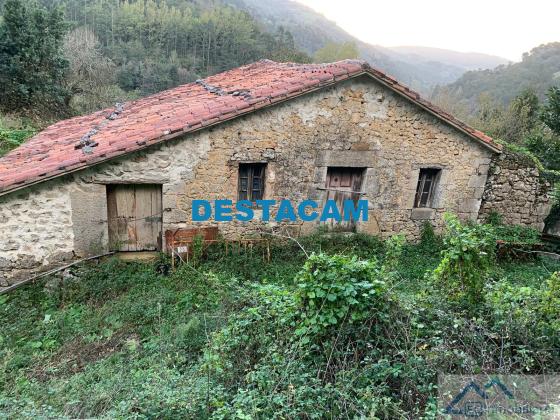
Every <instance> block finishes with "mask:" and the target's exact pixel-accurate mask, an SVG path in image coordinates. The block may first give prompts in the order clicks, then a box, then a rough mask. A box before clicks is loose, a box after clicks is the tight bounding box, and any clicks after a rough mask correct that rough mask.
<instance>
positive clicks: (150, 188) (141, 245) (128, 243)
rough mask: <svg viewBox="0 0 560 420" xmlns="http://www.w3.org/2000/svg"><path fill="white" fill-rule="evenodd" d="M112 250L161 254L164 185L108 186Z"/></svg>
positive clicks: (110, 246) (110, 244)
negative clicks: (162, 189)
mask: <svg viewBox="0 0 560 420" xmlns="http://www.w3.org/2000/svg"><path fill="white" fill-rule="evenodd" d="M107 213H108V225H109V248H110V249H111V251H161V244H162V200H161V185H155V184H123V185H107Z"/></svg>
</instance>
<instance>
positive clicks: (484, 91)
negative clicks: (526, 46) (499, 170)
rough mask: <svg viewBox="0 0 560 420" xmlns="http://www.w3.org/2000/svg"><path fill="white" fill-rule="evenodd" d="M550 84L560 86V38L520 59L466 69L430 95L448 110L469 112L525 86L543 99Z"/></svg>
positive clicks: (507, 99) (501, 100)
mask: <svg viewBox="0 0 560 420" xmlns="http://www.w3.org/2000/svg"><path fill="white" fill-rule="evenodd" d="M553 85H556V86H560V42H555V43H550V44H546V45H541V46H539V47H536V48H533V49H532V50H531V51H530V52H527V53H525V54H524V55H523V60H522V61H521V62H519V63H512V64H509V65H503V66H499V67H497V68H495V69H493V70H480V71H470V72H467V73H465V74H464V75H463V76H461V78H459V79H458V80H457V81H456V82H454V83H451V84H449V85H447V86H443V87H438V88H437V89H436V90H435V91H434V94H433V98H434V99H435V101H436V102H439V103H441V104H443V105H444V106H447V107H448V108H449V107H450V108H451V111H454V112H456V113H461V114H463V115H469V114H472V113H473V112H475V111H476V110H477V109H479V108H480V104H481V101H482V102H484V101H493V102H495V103H496V104H498V105H502V106H505V105H507V104H509V103H510V101H511V100H512V99H514V98H515V97H516V96H518V95H519V94H520V93H522V92H523V91H525V90H527V89H531V90H532V91H534V93H535V94H536V95H537V97H538V98H539V99H544V97H545V95H546V92H547V90H548V88H550V87H551V86H553Z"/></svg>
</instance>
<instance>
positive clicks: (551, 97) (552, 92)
mask: <svg viewBox="0 0 560 420" xmlns="http://www.w3.org/2000/svg"><path fill="white" fill-rule="evenodd" d="M546 97H547V100H548V101H547V104H546V105H545V106H544V107H543V110H542V112H541V120H542V122H544V123H545V124H546V126H547V127H548V128H550V130H551V131H552V132H553V133H554V134H556V135H560V88H559V87H557V86H553V87H551V88H550V89H549V90H548V93H547V95H546Z"/></svg>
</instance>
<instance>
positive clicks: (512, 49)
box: [296, 0, 560, 61]
mask: <svg viewBox="0 0 560 420" xmlns="http://www.w3.org/2000/svg"><path fill="white" fill-rule="evenodd" d="M296 1H298V2H300V3H303V4H305V5H307V6H309V7H311V8H313V9H315V10H316V11H318V12H320V13H322V14H323V15H324V16H325V17H327V18H328V19H329V20H333V21H335V22H336V23H337V24H338V25H339V26H340V27H341V28H343V29H344V30H346V31H347V32H349V33H350V34H352V35H354V36H355V37H357V38H359V39H361V40H362V41H365V42H368V43H370V44H377V45H382V46H387V47H392V46H400V45H421V46H425V47H438V48H447V49H452V50H456V51H463V52H471V51H472V52H481V53H487V54H494V55H498V56H501V57H504V58H507V59H510V60H513V61H519V60H521V54H522V53H523V52H526V51H529V50H530V49H531V48H533V47H536V46H538V45H540V44H544V43H547V42H552V41H560V1H559V0H531V1H527V0H523V1H520V0H510V1H506V0H469V1H457V0H447V1H444V0H381V1H380V0H296Z"/></svg>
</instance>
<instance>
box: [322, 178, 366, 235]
mask: <svg viewBox="0 0 560 420" xmlns="http://www.w3.org/2000/svg"><path fill="white" fill-rule="evenodd" d="M363 173H364V169H363V168H328V169H327V182H326V188H327V200H334V201H336V205H337V207H338V210H339V211H340V213H341V216H344V213H343V209H344V200H353V201H354V202H357V201H358V200H359V199H360V194H357V193H356V192H360V191H361V189H362V179H363ZM327 225H328V226H329V227H330V228H332V229H333V230H337V231H354V230H355V228H356V222H355V221H354V220H349V221H344V220H343V221H340V222H335V221H334V220H329V221H328V222H327Z"/></svg>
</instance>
